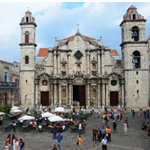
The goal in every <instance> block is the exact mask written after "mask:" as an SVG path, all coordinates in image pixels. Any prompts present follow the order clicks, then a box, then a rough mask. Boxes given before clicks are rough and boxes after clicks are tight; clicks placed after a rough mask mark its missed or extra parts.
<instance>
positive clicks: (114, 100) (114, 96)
mask: <svg viewBox="0 0 150 150" xmlns="http://www.w3.org/2000/svg"><path fill="white" fill-rule="evenodd" d="M110 106H118V92H110Z"/></svg>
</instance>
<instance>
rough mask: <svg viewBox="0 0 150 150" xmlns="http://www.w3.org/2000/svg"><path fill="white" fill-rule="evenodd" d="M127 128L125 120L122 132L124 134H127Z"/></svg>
mask: <svg viewBox="0 0 150 150" xmlns="http://www.w3.org/2000/svg"><path fill="white" fill-rule="evenodd" d="M127 128H128V125H127V121H125V122H124V124H123V129H124V134H125V135H127Z"/></svg>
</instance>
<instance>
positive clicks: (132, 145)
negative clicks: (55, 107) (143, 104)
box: [0, 113, 150, 150]
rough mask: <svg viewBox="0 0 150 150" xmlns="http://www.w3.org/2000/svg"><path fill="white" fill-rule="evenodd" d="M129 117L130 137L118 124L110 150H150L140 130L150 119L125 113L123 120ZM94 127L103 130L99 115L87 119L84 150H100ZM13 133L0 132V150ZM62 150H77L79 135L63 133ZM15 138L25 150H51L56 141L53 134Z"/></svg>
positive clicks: (109, 146)
mask: <svg viewBox="0 0 150 150" xmlns="http://www.w3.org/2000/svg"><path fill="white" fill-rule="evenodd" d="M127 116H128V117H129V128H128V135H127V136H125V135H124V132H123V122H119V123H117V134H113V133H112V136H111V137H112V142H109V143H108V150H150V137H148V136H143V135H142V131H141V129H140V126H141V123H142V122H148V121H150V119H146V120H145V119H144V117H143V116H138V114H137V113H136V115H135V117H134V118H133V117H131V116H130V115H129V113H125V114H124V116H123V120H124V119H125V118H126V117H127ZM109 126H110V127H111V128H112V122H109ZM93 127H96V128H100V129H102V127H103V125H102V119H100V118H99V119H98V118H97V114H96V113H95V114H93V115H92V116H91V117H89V118H88V119H87V126H86V133H85V134H82V135H81V136H82V138H85V141H84V143H82V149H84V150H100V149H102V148H101V144H100V143H95V141H92V129H93ZM9 133H11V134H13V131H11V132H4V131H0V150H3V149H4V147H3V145H4V141H5V139H6V137H7V135H8V134H9ZM62 135H63V141H62V150H77V149H78V146H77V145H76V142H77V138H78V133H71V132H70V129H69V130H67V131H65V132H63V133H62ZM15 136H16V137H17V138H18V139H20V138H22V139H23V141H24V142H25V144H26V146H25V150H51V149H52V146H53V144H56V141H55V140H53V134H52V133H51V132H48V131H47V132H42V133H39V132H27V133H25V132H18V131H17V132H16V133H15Z"/></svg>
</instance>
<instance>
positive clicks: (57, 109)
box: [55, 107, 65, 112]
mask: <svg viewBox="0 0 150 150" xmlns="http://www.w3.org/2000/svg"><path fill="white" fill-rule="evenodd" d="M64 111H65V109H64V108H63V107H57V108H55V112H64Z"/></svg>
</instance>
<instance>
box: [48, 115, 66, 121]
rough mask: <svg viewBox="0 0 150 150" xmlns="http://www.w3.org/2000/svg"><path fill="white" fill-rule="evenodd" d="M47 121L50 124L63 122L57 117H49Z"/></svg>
mask: <svg viewBox="0 0 150 150" xmlns="http://www.w3.org/2000/svg"><path fill="white" fill-rule="evenodd" d="M48 120H49V121H50V122H57V121H64V119H63V118H61V117H59V116H52V117H49V118H48Z"/></svg>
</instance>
